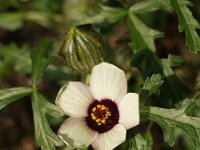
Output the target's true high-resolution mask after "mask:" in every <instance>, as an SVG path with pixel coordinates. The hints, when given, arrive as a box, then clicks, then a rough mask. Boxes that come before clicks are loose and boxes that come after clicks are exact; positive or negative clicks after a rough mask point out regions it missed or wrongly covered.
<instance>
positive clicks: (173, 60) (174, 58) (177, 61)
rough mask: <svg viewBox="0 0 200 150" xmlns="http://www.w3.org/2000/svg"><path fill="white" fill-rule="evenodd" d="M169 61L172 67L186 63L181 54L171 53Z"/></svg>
mask: <svg viewBox="0 0 200 150" xmlns="http://www.w3.org/2000/svg"><path fill="white" fill-rule="evenodd" d="M167 61H168V62H169V65H170V66H171V67H178V66H180V65H182V64H183V63H184V60H183V58H182V57H181V56H179V55H169V56H168V58H167Z"/></svg>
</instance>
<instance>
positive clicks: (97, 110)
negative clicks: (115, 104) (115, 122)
mask: <svg viewBox="0 0 200 150" xmlns="http://www.w3.org/2000/svg"><path fill="white" fill-rule="evenodd" d="M90 116H91V118H92V120H94V121H96V123H97V124H98V125H99V126H101V125H102V124H106V121H107V120H108V117H109V116H111V113H110V111H109V108H108V107H106V106H105V105H103V104H101V105H100V104H98V105H97V106H95V107H93V108H92V113H90Z"/></svg>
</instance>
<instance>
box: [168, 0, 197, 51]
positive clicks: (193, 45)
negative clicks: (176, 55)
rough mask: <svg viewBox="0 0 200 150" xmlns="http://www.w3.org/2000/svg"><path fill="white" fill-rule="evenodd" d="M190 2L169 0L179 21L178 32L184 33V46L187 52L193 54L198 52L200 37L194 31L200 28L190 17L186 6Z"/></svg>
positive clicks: (186, 0) (190, 14)
mask: <svg viewBox="0 0 200 150" xmlns="http://www.w3.org/2000/svg"><path fill="white" fill-rule="evenodd" d="M190 4H191V2H190V1H188V0H171V5H172V7H173V8H174V9H175V10H176V12H177V15H178V19H179V31H180V32H183V31H185V35H186V44H187V46H188V47H189V50H190V51H191V52H193V53H197V52H198V51H200V37H199V35H198V34H197V32H196V29H199V28H200V24H199V23H198V21H197V20H195V18H194V17H193V16H192V13H191V11H190V10H189V9H188V7H187V6H188V5H190Z"/></svg>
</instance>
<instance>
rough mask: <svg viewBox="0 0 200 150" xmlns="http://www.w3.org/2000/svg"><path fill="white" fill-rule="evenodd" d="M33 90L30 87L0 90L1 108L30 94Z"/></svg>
mask: <svg viewBox="0 0 200 150" xmlns="http://www.w3.org/2000/svg"><path fill="white" fill-rule="evenodd" d="M32 91H33V89H32V88H29V87H16V88H9V89H2V90H0V110H1V109H2V108H4V107H5V106H6V105H8V104H9V103H11V102H13V101H15V100H18V99H20V98H22V97H24V96H26V95H28V94H30V93H31V92H32Z"/></svg>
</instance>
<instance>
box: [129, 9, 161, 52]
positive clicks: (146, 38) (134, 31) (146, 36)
mask: <svg viewBox="0 0 200 150" xmlns="http://www.w3.org/2000/svg"><path fill="white" fill-rule="evenodd" d="M128 31H129V34H130V37H131V40H132V46H133V50H141V49H144V48H148V49H150V50H153V51H155V49H156V48H155V44H154V39H156V38H158V37H160V36H161V35H162V33H161V32H159V31H156V30H154V29H151V28H149V27H147V26H146V25H145V24H144V23H143V22H142V21H141V20H140V19H139V18H138V17H137V16H136V15H135V14H133V13H131V12H129V15H128Z"/></svg>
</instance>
